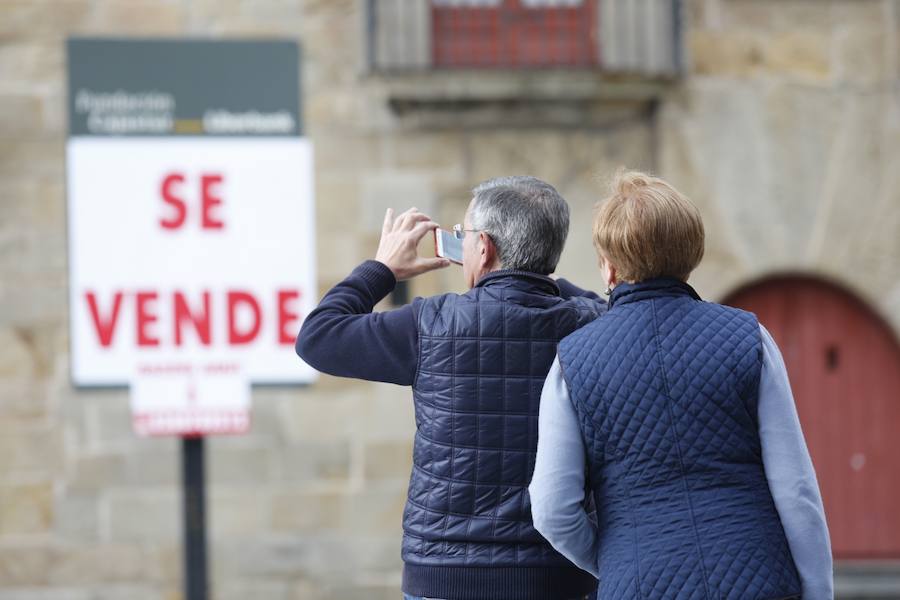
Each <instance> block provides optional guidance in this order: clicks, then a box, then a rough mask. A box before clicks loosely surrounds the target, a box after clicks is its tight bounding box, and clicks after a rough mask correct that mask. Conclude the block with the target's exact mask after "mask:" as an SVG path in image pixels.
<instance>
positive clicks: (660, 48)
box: [366, 0, 683, 111]
mask: <svg viewBox="0 0 900 600" xmlns="http://www.w3.org/2000/svg"><path fill="white" fill-rule="evenodd" d="M366 8H367V10H366V31H367V36H368V37H367V66H368V72H369V75H370V76H371V77H375V78H378V79H380V80H382V81H383V82H384V83H385V85H386V86H387V88H388V96H389V100H390V102H391V104H392V106H394V108H395V109H397V110H399V111H404V110H409V109H410V108H416V107H422V106H426V107H429V108H433V107H435V106H438V105H440V106H454V107H459V106H468V105H471V104H473V103H474V104H483V103H485V102H494V103H496V102H504V103H509V102H514V103H521V102H539V103H545V102H563V103H566V102H569V103H571V102H586V101H590V102H593V101H597V100H600V101H612V102H619V101H632V102H633V101H649V100H653V99H655V98H657V97H658V96H659V95H660V94H661V93H662V92H663V91H664V90H665V89H666V88H667V87H669V86H670V85H671V84H672V82H673V81H675V80H677V78H678V76H679V75H680V73H681V72H682V67H683V54H682V50H681V17H680V15H681V0H366Z"/></svg>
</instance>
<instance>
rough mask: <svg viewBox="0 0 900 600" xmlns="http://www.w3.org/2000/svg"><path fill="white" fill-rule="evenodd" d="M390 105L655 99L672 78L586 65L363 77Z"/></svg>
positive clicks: (397, 73)
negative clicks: (609, 71)
mask: <svg viewBox="0 0 900 600" xmlns="http://www.w3.org/2000/svg"><path fill="white" fill-rule="evenodd" d="M366 80H367V81H368V82H370V83H378V84H380V85H381V86H383V87H384V88H385V90H386V92H387V97H388V99H389V100H390V101H391V102H392V103H422V104H427V103H435V104H444V103H452V102H469V103H471V102H479V103H491V102H509V101H519V102H522V101H530V102H560V103H572V102H584V101H596V100H611V101H638V102H646V101H649V100H655V99H657V98H659V97H660V96H662V94H663V93H664V92H665V91H666V90H667V89H668V88H669V87H671V86H672V84H673V83H674V82H675V81H676V79H674V78H664V77H663V78H656V79H649V78H646V77H626V76H617V75H610V74H607V73H602V72H599V71H596V70H588V69H567V70H561V69H547V70H540V69H530V70H525V69H519V70H469V69H464V70H456V69H454V70H430V71H380V72H376V73H373V74H370V75H368V76H367V77H366Z"/></svg>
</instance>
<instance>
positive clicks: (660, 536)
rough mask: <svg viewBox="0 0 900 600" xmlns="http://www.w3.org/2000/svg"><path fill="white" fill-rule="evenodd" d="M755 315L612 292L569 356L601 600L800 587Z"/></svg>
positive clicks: (566, 364) (643, 292)
mask: <svg viewBox="0 0 900 600" xmlns="http://www.w3.org/2000/svg"><path fill="white" fill-rule="evenodd" d="M761 344H762V342H761V339H760V333H759V323H758V322H757V320H756V317H755V316H754V315H752V314H750V313H747V312H744V311H741V310H737V309H734V308H729V307H726V306H721V305H718V304H713V303H708V302H703V301H701V300H700V298H699V297H698V296H697V294H696V292H694V290H693V289H692V288H691V287H690V286H688V285H687V284H685V283H682V282H680V281H676V280H673V279H654V280H648V281H644V282H640V283H637V284H620V285H618V286H616V288H615V290H614V292H613V295H612V298H611V299H610V310H609V312H608V313H607V314H606V315H605V316H603V318H601V319H598V320H597V321H596V322H594V323H592V324H591V325H589V326H587V327H585V328H583V329H581V330H579V331H577V332H575V333H574V334H572V335H571V336H569V337H567V338H566V339H565V340H563V342H562V343H561V344H560V347H559V357H560V364H561V366H562V369H563V374H564V376H565V379H566V382H567V384H568V386H569V393H570V396H571V399H572V402H573V405H574V406H575V409H576V411H577V413H578V415H579V419H580V422H581V429H582V434H583V436H584V440H585V445H586V447H587V449H588V450H587V453H588V464H589V479H590V484H591V488H592V489H593V492H594V499H595V502H596V503H597V507H598V519H599V532H600V556H599V559H598V560H599V568H600V598H613V599H619V598H635V599H638V598H640V599H644V600H650V599H656V598H666V599H676V598H677V599H704V600H709V599H715V600H719V599H726V598H727V599H734V600H754V599H778V598H790V597H799V595H800V581H799V577H798V575H797V571H796V568H795V566H794V561H793V559H792V557H791V553H790V550H789V548H788V545H787V540H786V538H785V535H784V530H783V529H782V527H781V521H780V520H779V518H778V513H777V512H776V510H775V505H774V502H773V500H772V497H771V494H770V493H769V488H768V483H767V481H766V476H765V472H764V470H763V463H762V455H761V449H760V442H759V431H758V426H757V421H756V415H757V400H758V387H759V378H760V372H761V369H762V346H761Z"/></svg>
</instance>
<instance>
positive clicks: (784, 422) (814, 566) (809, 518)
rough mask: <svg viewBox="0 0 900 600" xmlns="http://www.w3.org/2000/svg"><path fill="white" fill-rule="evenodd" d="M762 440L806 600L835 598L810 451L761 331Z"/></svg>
mask: <svg viewBox="0 0 900 600" xmlns="http://www.w3.org/2000/svg"><path fill="white" fill-rule="evenodd" d="M760 334H761V336H762V348H763V366H762V375H761V377H760V382H759V406H758V417H759V440H760V444H761V445H762V457H763V464H764V466H765V471H766V479H768V482H769V490H770V491H771V493H772V498H773V499H774V500H775V508H776V509H777V511H778V516H779V517H780V518H781V525H782V526H783V527H784V533H785V536H787V541H788V546H789V547H790V549H791V554H792V555H793V557H794V564H796V565H797V571H798V572H799V574H800V581H801V583H802V585H803V599H804V600H831V599H832V598H834V577H833V573H832V559H831V542H830V540H829V537H828V525H827V524H826V522H825V509H824V507H823V506H822V496H821V495H820V493H819V484H818V482H817V481H816V472H815V470H814V469H813V464H812V460H810V457H809V450H807V448H806V441H805V440H804V438H803V431H802V430H801V428H800V419H799V418H798V416H797V408H796V406H795V405H794V396H793V394H792V393H791V386H790V382H789V381H788V375H787V369H786V368H785V366H784V361H783V360H782V357H781V352H779V350H778V346H777V345H776V344H775V341H774V340H773V339H772V336H770V335H769V332H768V331H766V329H765V328H764V327H763V326H762V325H760Z"/></svg>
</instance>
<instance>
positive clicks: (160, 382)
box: [67, 39, 315, 434]
mask: <svg viewBox="0 0 900 600" xmlns="http://www.w3.org/2000/svg"><path fill="white" fill-rule="evenodd" d="M68 49H69V76H70V80H69V117H70V138H69V141H68V149H67V153H68V201H69V211H68V214H69V265H70V313H71V317H70V334H71V369H72V379H73V382H74V383H75V384H76V385H82V386H94V385H130V386H131V387H132V405H133V409H134V423H135V428H136V430H137V431H138V432H140V433H145V434H202V433H229V432H240V431H244V430H246V429H247V427H248V426H249V385H250V383H305V382H309V381H311V380H312V379H313V378H314V377H315V371H314V370H313V369H311V368H310V367H308V366H306V365H304V364H303V363H301V362H300V361H299V360H298V359H297V358H296V355H295V354H294V353H293V352H292V351H291V347H292V345H293V341H294V336H295V335H296V333H297V331H298V330H299V327H300V324H301V322H302V319H303V317H304V315H305V314H307V313H308V312H309V311H310V310H311V309H312V307H313V306H314V302H315V288H314V282H315V272H314V267H315V240H314V212H313V210H314V204H313V184H312V151H311V147H310V144H309V142H308V141H307V140H306V139H305V138H304V137H302V134H301V132H302V128H301V121H300V112H299V61H298V50H297V46H296V45H295V44H294V43H290V42H244V41H241V42H236V41H234V42H231V41H230V42H222V41H217V42H212V41H125V40H100V39H76V40H71V41H70V42H69V48H68Z"/></svg>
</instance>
